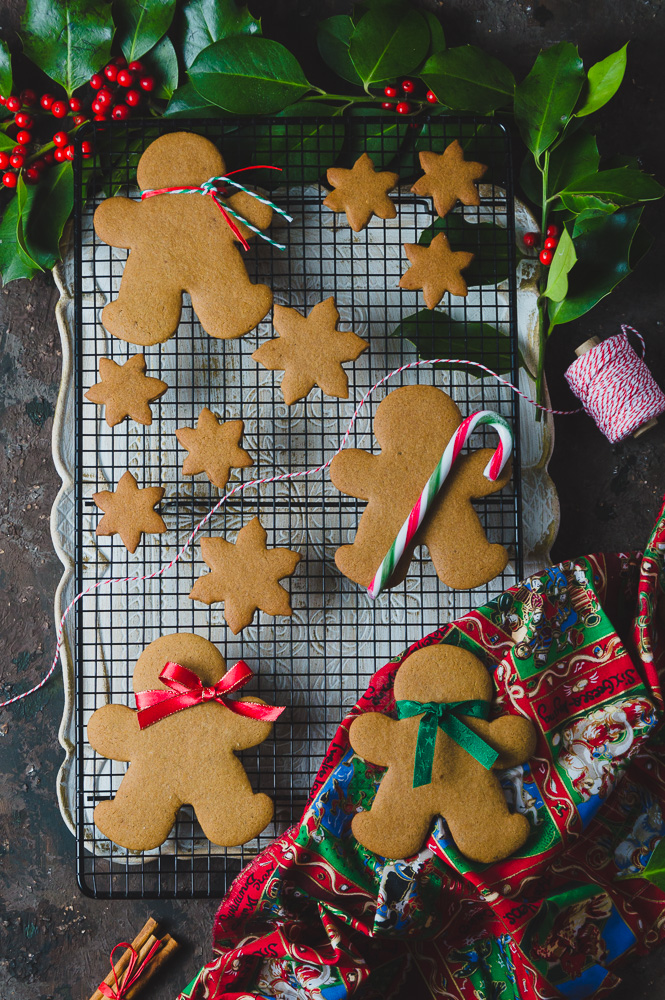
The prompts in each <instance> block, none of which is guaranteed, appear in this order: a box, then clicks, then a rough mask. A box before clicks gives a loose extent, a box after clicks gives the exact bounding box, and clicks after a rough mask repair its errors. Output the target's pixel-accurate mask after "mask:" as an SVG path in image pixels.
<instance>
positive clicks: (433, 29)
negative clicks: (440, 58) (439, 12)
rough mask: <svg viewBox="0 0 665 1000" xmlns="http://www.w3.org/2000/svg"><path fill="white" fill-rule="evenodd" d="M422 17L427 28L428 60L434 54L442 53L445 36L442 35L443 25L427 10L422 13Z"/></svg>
mask: <svg viewBox="0 0 665 1000" xmlns="http://www.w3.org/2000/svg"><path fill="white" fill-rule="evenodd" d="M422 15H423V17H424V18H425V20H426V21H427V26H428V27H429V49H428V51H427V58H428V59H429V57H430V56H433V55H434V53H435V52H443V50H444V49H445V47H446V36H445V35H444V33H443V25H442V24H441V21H439V19H438V17H437V16H436V14H432V12H431V11H429V10H424V11H422Z"/></svg>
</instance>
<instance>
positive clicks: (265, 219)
mask: <svg viewBox="0 0 665 1000" xmlns="http://www.w3.org/2000/svg"><path fill="white" fill-rule="evenodd" d="M227 204H228V206H229V208H231V209H233V211H234V212H237V213H238V215H242V217H243V219H247V221H248V222H251V224H252V225H253V226H256V228H257V229H267V228H268V226H269V225H270V223H271V222H272V208H271V207H270V205H264V204H263V202H260V201H259V200H258V198H254V197H252V195H251V194H247V193H246V192H245V191H239V192H238V194H234V195H232V197H230V198H227ZM234 222H236V223H237V224H238V228H239V229H240V232H241V233H242V234H243V236H244V237H245V239H250V238H251V237H252V236H253V235H254V233H253V232H252V231H251V229H247V227H246V226H243V225H242V223H241V222H240V221H239V220H238V219H235V218H234Z"/></svg>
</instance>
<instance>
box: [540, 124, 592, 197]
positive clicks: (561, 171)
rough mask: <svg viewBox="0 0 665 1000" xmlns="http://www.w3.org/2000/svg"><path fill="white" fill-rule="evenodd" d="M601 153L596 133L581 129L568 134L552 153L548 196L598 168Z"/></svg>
mask: <svg viewBox="0 0 665 1000" xmlns="http://www.w3.org/2000/svg"><path fill="white" fill-rule="evenodd" d="M599 163H600V154H599V152H598V143H597V142H596V137H595V135H591V134H590V133H589V132H586V131H584V130H580V131H578V132H573V133H572V134H571V135H566V136H565V138H564V139H563V141H562V142H561V143H559V145H558V146H556V147H555V148H554V149H553V150H552V152H551V153H550V165H549V172H548V185H547V197H548V198H552V197H553V196H554V195H556V194H558V193H559V191H561V190H562V189H563V188H565V187H566V186H567V185H568V184H572V183H573V182H574V181H576V180H578V179H579V178H582V177H588V175H589V174H592V173H595V171H597V170H598V164H599Z"/></svg>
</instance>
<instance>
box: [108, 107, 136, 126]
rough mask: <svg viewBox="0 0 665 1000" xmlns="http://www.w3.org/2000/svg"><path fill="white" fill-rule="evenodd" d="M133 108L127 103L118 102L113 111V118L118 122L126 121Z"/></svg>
mask: <svg viewBox="0 0 665 1000" xmlns="http://www.w3.org/2000/svg"><path fill="white" fill-rule="evenodd" d="M131 113H132V112H131V110H130V109H129V108H128V107H127V105H126V104H116V106H115V107H114V109H113V111H112V112H111V118H113V119H114V121H116V122H124V121H126V119H127V118H129V116H130V115H131Z"/></svg>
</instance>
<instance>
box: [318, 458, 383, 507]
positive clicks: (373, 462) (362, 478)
mask: <svg viewBox="0 0 665 1000" xmlns="http://www.w3.org/2000/svg"><path fill="white" fill-rule="evenodd" d="M379 458H380V456H379V455H370V454H369V453H368V452H366V451H363V450H362V448H345V449H344V451H342V452H340V453H339V455H335V457H334V458H333V460H332V463H331V465H330V478H331V480H332V483H333V485H334V486H336V487H337V489H338V490H339V491H340V493H346V495H347V496H349V497H357V498H358V499H359V500H369V499H370V496H371V494H372V492H373V491H374V490H376V476H377V473H378V470H379V469H380V465H379Z"/></svg>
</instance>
